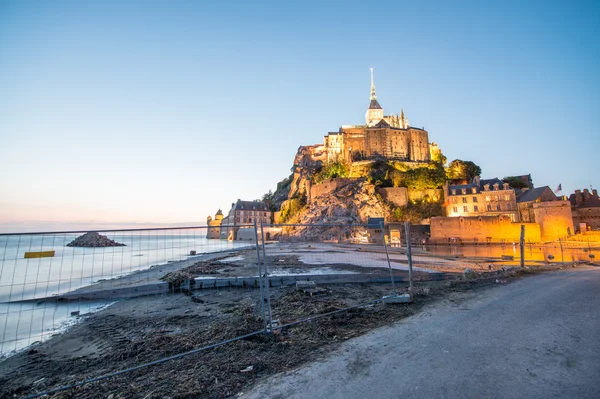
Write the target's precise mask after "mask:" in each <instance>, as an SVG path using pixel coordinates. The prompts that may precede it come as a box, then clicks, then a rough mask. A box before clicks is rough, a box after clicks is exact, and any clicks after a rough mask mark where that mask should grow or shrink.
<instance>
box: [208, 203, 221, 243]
mask: <svg viewBox="0 0 600 399" xmlns="http://www.w3.org/2000/svg"><path fill="white" fill-rule="evenodd" d="M222 222H223V211H221V210H220V209H219V210H218V211H217V213H216V214H215V218H214V219H213V218H212V217H211V216H208V217H207V218H206V225H207V226H208V228H207V229H206V238H221V223H222Z"/></svg>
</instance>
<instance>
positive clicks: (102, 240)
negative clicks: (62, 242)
mask: <svg viewBox="0 0 600 399" xmlns="http://www.w3.org/2000/svg"><path fill="white" fill-rule="evenodd" d="M124 246H125V244H121V243H119V242H116V241H114V240H111V239H110V238H108V237H106V236H103V235H101V234H98V233H96V232H93V231H92V232H89V233H85V234H84V235H81V236H79V237H77V238H76V239H74V240H73V241H71V242H70V243H68V244H67V247H124Z"/></svg>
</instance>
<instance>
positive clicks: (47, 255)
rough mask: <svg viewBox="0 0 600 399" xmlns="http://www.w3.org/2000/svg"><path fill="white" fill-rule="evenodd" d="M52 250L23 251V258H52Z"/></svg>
mask: <svg viewBox="0 0 600 399" xmlns="http://www.w3.org/2000/svg"><path fill="white" fill-rule="evenodd" d="M53 256H54V251H41V252H25V259H27V258H52V257H53Z"/></svg>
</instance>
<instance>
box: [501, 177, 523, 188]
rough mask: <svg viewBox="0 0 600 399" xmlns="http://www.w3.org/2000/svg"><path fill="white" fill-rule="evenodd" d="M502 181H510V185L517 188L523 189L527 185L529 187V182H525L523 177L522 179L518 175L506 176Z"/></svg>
mask: <svg viewBox="0 0 600 399" xmlns="http://www.w3.org/2000/svg"><path fill="white" fill-rule="evenodd" d="M502 181H503V182H504V183H508V185H509V186H511V187H512V188H516V189H522V188H525V187H529V186H528V185H527V183H525V182H524V181H523V179H521V178H520V177H517V176H506V177H505V178H504V179H502Z"/></svg>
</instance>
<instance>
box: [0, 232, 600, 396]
mask: <svg viewBox="0 0 600 399" xmlns="http://www.w3.org/2000/svg"><path fill="white" fill-rule="evenodd" d="M208 229H209V228H207V227H185V228H171V229H143V230H142V229H132V230H111V231H98V232H97V233H99V234H100V235H101V236H98V235H95V234H91V235H87V236H85V237H86V239H87V242H84V244H86V245H107V244H108V245H112V246H97V247H94V246H88V247H78V246H74V247H73V246H69V244H70V243H71V242H73V241H74V240H76V239H78V237H80V236H82V235H83V234H84V233H85V232H76V231H70V232H53V233H30V234H0V251H1V252H0V267H1V268H0V355H1V356H2V359H3V360H2V361H0V387H1V388H0V397H11V398H12V397H27V398H33V397H39V396H43V395H46V394H55V395H57V397H71V396H61V395H67V393H68V394H69V395H73V394H74V392H75V393H81V394H82V395H84V396H85V397H103V398H106V397H107V396H109V394H111V393H113V390H114V389H115V387H117V386H119V387H121V388H119V389H121V391H122V393H123V395H122V396H123V397H131V396H138V395H137V393H138V391H133V392H132V391H131V389H134V388H131V387H132V386H133V385H135V384H133V385H132V384H130V383H127V382H126V381H128V380H127V379H126V378H129V377H131V376H133V377H135V378H139V379H140V381H143V383H140V384H141V385H142V387H140V386H138V387H137V388H135V389H139V390H141V391H140V392H146V394H144V395H141V396H142V397H144V396H146V397H151V396H148V395H150V394H152V393H153V392H158V393H160V392H165V391H171V390H173V389H175V388H174V387H175V386H179V385H178V384H183V383H185V384H188V385H190V384H192V385H190V386H189V389H191V390H195V392H198V396H202V394H201V393H202V392H206V391H207V390H213V389H217V390H220V391H219V392H225V393H227V392H229V391H228V389H229V390H231V389H233V388H232V387H237V386H238V385H240V384H241V385H243V384H244V383H246V382H247V381H248V379H247V378H246V377H245V376H247V375H249V373H253V372H257V371H259V370H260V368H261V367H263V368H265V369H268V368H269V367H271V366H269V364H270V363H269V361H268V360H265V357H268V356H272V357H277V356H279V352H277V351H275V352H268V353H270V355H268V354H267V352H266V351H267V349H266V348H268V347H267V346H265V345H267V344H266V343H265V342H272V341H275V342H277V343H278V344H281V345H286V344H287V345H292V344H294V345H297V348H299V350H302V351H309V350H310V349H311V348H314V347H318V345H319V342H322V340H324V339H326V340H328V341H332V340H333V341H335V340H341V339H345V338H348V337H350V336H355V335H357V334H359V333H360V332H361V331H363V329H361V328H362V327H361V326H362V324H361V322H362V321H364V323H363V324H364V328H367V327H368V326H367V324H368V325H372V323H371V324H369V323H367V322H370V321H373V320H379V319H378V318H381V319H382V320H383V319H384V317H382V314H381V312H382V311H383V310H382V309H384V307H385V304H388V303H389V304H391V303H405V302H408V301H410V295H409V294H410V292H411V289H410V288H411V286H412V285H413V282H414V284H421V283H422V282H426V281H441V280H444V279H448V278H451V277H452V276H462V274H463V272H464V271H465V269H467V268H469V269H471V270H473V271H489V270H497V269H500V268H506V267H517V266H520V265H521V258H522V259H523V264H527V265H537V264H547V263H548V262H574V261H592V262H594V261H595V258H594V253H595V249H594V248H592V246H590V245H588V247H587V248H586V247H585V246H577V247H572V246H571V247H569V246H567V245H566V244H564V245H563V243H557V244H551V245H536V244H528V243H523V245H519V243H514V244H512V243H511V244H503V245H484V244H480V245H471V246H469V245H458V244H456V245H455V244H450V245H438V246H432V245H428V244H427V241H426V231H424V230H422V229H421V228H417V227H416V226H413V227H412V228H411V226H409V225H408V224H397V225H394V224H386V225H380V226H369V225H343V224H329V225H327V224H319V225H302V224H279V225H275V224H269V225H267V224H264V225H263V224H259V225H256V224H255V225H254V226H250V227H244V228H243V230H236V234H235V235H236V236H237V237H238V238H240V239H241V238H243V239H245V241H241V240H235V241H227V240H221V239H209V238H207V234H208V233H209V231H208ZM411 232H412V233H411ZM212 233H214V231H213V232H212ZM102 236H104V237H102ZM109 240H113V241H109ZM117 243H118V244H124V245H118V246H117ZM399 312H400V311H399ZM315 320H321V321H320V322H319V323H318V324H316V323H313V321H315ZM349 320H354V322H352V323H350V322H349ZM357 326H358V327H357ZM290 327H294V328H290ZM261 337H262V338H261ZM298 342H302V344H301V345H300V344H298ZM226 344H232V345H237V346H234V347H233V348H234V349H236V350H237V349H239V352H235V351H234V352H232V353H233V354H234V355H231V356H232V357H229V358H228V357H227V356H228V355H227V354H226V351H220V352H219V351H216V352H215V351H212V352H211V351H209V350H213V349H215V348H219V347H221V346H223V345H226ZM311 345H312V346H311ZM269 348H270V347H269ZM278 348H279V347H278ZM269 350H271V349H269ZM208 352H210V355H209V354H208ZM202 353H204V358H202V360H199V359H198V358H196V357H194V356H198V355H199V354H202ZM246 357H247V358H248V359H249V360H247V359H246ZM186 359H187V360H186ZM245 359H246V360H245ZM280 361H281V362H284V363H285V361H284V359H282V360H280ZM173 362H180V364H176V365H173ZM167 364H168V365H170V366H168V365H167ZM261 364H262V366H261ZM159 365H162V366H161V367H163V368H162V369H157V370H155V371H153V372H152V373H154V374H152V373H150V372H148V373H146V372H144V371H143V370H149V369H150V368H151V367H154V366H159ZM211 365H212V366H211ZM203 367H204V368H203ZM206 367H213V368H214V369H211V371H210V372H208V371H207V369H206ZM222 368H225V369H226V375H227V378H228V379H229V380H227V381H224V378H225V377H222V378H221V380H219V377H214V376H215V375H218V373H217V371H215V370H221V369H222ZM232 368H233V369H236V370H235V372H232V371H231V370H232ZM238 369H239V370H238ZM182 370H185V372H182ZM221 372H222V373H225V371H222V370H221ZM200 375H202V377H199V376H200ZM219 375H220V374H219ZM127 376H128V377H127ZM207 376H208V377H207ZM210 376H213V377H214V378H213V377H210ZM120 378H123V380H120ZM109 380H110V381H112V382H111V383H108V382H107V381H109ZM230 380H232V381H233V382H232V381H230ZM190 381H193V383H191V382H190ZM92 383H93V384H92ZM232 384H233V385H232ZM236 384H237V385H236ZM78 390H79V391H78ZM121 391H120V392H121ZM134 392H135V393H134ZM229 393H231V392H229ZM217 396H219V395H217ZM225 396H227V395H225ZM116 397H118V396H116Z"/></svg>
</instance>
